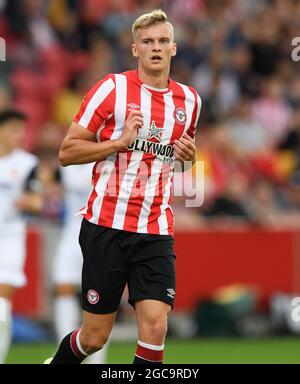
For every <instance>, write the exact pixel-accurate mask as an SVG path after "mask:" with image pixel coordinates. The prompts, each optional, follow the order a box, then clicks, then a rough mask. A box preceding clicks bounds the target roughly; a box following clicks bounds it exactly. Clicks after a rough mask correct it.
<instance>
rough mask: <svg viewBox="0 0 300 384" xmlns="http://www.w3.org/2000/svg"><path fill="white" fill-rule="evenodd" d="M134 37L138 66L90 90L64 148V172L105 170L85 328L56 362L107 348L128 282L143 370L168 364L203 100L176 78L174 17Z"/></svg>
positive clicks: (138, 28)
mask: <svg viewBox="0 0 300 384" xmlns="http://www.w3.org/2000/svg"><path fill="white" fill-rule="evenodd" d="M132 31H133V44H132V53H133V56H134V57H136V58H137V60H138V68H137V69H136V70H133V71H127V72H125V73H122V74H109V75H107V76H106V77H105V78H104V79H102V80H101V81H99V82H98V83H97V84H96V85H95V86H94V87H93V88H92V89H91V90H90V92H88V94H87V95H86V97H85V98H84V100H83V103H82V105H81V109H80V111H79V113H78V114H77V116H76V118H75V121H74V122H73V123H72V125H71V127H70V129H69V132H68V133H67V135H66V138H65V140H64V142H63V144H62V146H61V149H60V155H59V156H60V162H61V164H62V165H64V166H67V165H71V164H82V163H91V162H96V163H95V165H94V168H93V189H92V192H91V194H90V196H89V199H88V202H87V204H86V207H85V208H84V209H83V210H82V211H81V213H82V215H83V221H82V226H81V232H80V235H79V242H80V245H81V249H82V253H83V258H84V264H83V273H82V308H83V324H82V326H81V328H80V329H77V330H74V331H73V332H71V333H70V334H68V335H67V336H65V338H64V339H63V340H62V342H61V344H60V346H59V349H58V351H57V352H56V354H55V356H54V357H53V359H52V362H51V363H52V364H64V363H69V364H76V363H81V362H82V361H83V360H84V359H85V357H86V356H88V355H90V354H92V353H93V352H95V351H98V350H100V349H101V348H102V347H103V346H104V344H105V343H106V341H107V339H108V337H109V335H110V332H111V329H112V327H113V323H114V320H115V317H116V313H117V310H118V306H119V303H120V299H121V296H122V293H123V290H124V287H125V285H126V283H127V284H128V290H129V303H130V304H131V305H132V306H133V307H134V308H135V312H136V319H137V327H138V344H137V349H136V354H135V358H134V364H144V363H147V364H159V363H162V362H163V351H164V341H165V336H166V332H167V316H168V314H169V312H170V311H171V309H172V307H173V304H174V297H175V267H174V263H175V254H174V250H173V214H172V210H171V207H170V200H171V185H172V179H173V172H174V167H175V164H174V163H175V160H177V161H179V162H181V163H184V162H185V161H187V162H191V161H194V158H195V145H194V140H193V138H194V135H195V128H196V124H197V120H198V117H199V113H200V104H201V102H200V98H199V96H198V94H197V93H196V91H195V90H194V89H193V88H192V87H188V86H186V85H183V84H179V83H177V82H176V81H174V80H172V79H170V78H169V71H170V63H171V59H172V57H173V56H175V54H176V44H175V42H174V31H173V26H172V25H171V24H170V23H169V21H168V19H167V16H166V14H165V13H164V12H163V11H161V10H154V11H152V12H151V13H149V14H144V15H142V16H140V17H139V18H138V19H137V20H136V21H135V22H134V24H133V27H132ZM77 177H78V178H80V172H78V175H77Z"/></svg>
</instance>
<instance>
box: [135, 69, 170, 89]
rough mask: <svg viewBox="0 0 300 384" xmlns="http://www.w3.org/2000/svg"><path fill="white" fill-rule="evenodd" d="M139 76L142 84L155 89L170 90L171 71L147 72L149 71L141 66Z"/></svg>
mask: <svg viewBox="0 0 300 384" xmlns="http://www.w3.org/2000/svg"><path fill="white" fill-rule="evenodd" d="M138 76H139V78H140V80H141V81H142V83H144V84H146V85H149V86H150V87H154V88H161V89H164V88H168V86H169V81H168V79H169V69H168V70H166V71H163V72H159V71H157V72H153V71H147V69H145V68H143V67H141V66H139V67H138Z"/></svg>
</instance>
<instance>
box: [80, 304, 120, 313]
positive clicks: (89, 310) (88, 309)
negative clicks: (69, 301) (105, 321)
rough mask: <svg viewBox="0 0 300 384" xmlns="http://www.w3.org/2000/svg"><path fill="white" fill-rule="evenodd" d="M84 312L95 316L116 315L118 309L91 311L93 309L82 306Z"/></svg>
mask: <svg viewBox="0 0 300 384" xmlns="http://www.w3.org/2000/svg"><path fill="white" fill-rule="evenodd" d="M81 308H82V310H83V311H86V312H88V313H93V314H94V315H109V314H111V313H115V312H117V310H118V308H116V309H114V310H101V309H99V310H98V309H96V308H95V309H93V310H91V308H86V307H85V306H84V305H82V306H81Z"/></svg>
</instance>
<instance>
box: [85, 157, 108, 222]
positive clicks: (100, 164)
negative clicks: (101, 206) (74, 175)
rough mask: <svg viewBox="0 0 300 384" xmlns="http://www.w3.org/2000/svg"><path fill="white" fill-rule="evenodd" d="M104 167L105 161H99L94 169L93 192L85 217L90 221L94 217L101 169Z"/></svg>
mask: <svg viewBox="0 0 300 384" xmlns="http://www.w3.org/2000/svg"><path fill="white" fill-rule="evenodd" d="M103 165H104V161H98V162H97V163H95V165H94V168H93V179H92V180H93V190H92V193H91V195H90V197H89V199H88V202H87V212H86V213H85V214H84V215H83V217H84V218H85V219H86V220H90V219H91V218H92V217H93V204H94V201H95V200H96V198H97V197H98V194H97V191H96V186H97V183H98V180H99V177H100V174H101V169H102V167H103Z"/></svg>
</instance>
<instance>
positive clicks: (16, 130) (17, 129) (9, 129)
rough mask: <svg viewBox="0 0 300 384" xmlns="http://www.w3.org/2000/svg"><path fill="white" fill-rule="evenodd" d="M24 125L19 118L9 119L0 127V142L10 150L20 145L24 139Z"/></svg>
mask: <svg viewBox="0 0 300 384" xmlns="http://www.w3.org/2000/svg"><path fill="white" fill-rule="evenodd" d="M24 133H25V125H24V122H23V121H21V120H17V119H15V120H10V121H8V122H6V123H5V124H3V126H1V127H0V141H1V143H2V144H3V145H4V146H5V147H7V148H8V149H10V150H12V149H15V148H18V147H20V146H21V145H22V141H23V139H24Z"/></svg>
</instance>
